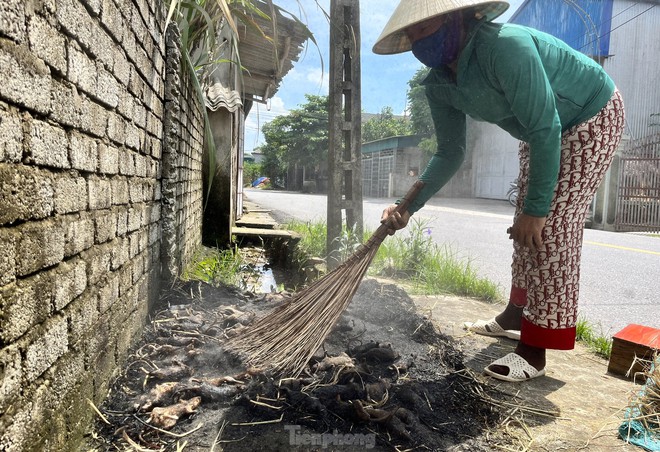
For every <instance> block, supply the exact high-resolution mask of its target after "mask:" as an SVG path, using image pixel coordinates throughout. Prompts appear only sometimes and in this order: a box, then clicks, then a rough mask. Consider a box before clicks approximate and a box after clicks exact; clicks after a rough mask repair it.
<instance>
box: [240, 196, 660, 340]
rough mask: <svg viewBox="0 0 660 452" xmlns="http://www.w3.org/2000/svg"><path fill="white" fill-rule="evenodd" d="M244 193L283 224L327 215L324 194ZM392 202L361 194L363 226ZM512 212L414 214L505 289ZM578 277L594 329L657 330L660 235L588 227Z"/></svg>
mask: <svg viewBox="0 0 660 452" xmlns="http://www.w3.org/2000/svg"><path fill="white" fill-rule="evenodd" d="M246 196H247V197H248V199H249V200H251V201H252V202H255V203H256V204H258V205H260V206H262V207H264V208H267V209H272V211H273V213H274V216H275V217H276V218H278V219H279V220H280V221H283V220H282V219H285V218H295V219H299V220H303V221H325V218H326V197H325V195H316V194H301V193H294V192H284V191H273V190H258V189H247V190H246ZM393 201H394V200H393V199H385V198H367V199H365V200H364V204H363V209H364V224H365V228H367V229H369V230H375V229H376V228H377V227H378V224H379V219H380V214H381V212H382V211H383V209H384V208H385V207H386V206H387V205H389V204H391V203H392V202H393ZM512 216H513V207H511V206H509V205H508V203H506V202H505V201H494V200H484V199H438V198H434V199H432V200H431V201H430V202H429V203H428V204H427V205H426V206H425V207H424V208H423V209H422V210H420V211H419V212H417V213H416V214H415V216H414V217H413V218H418V219H420V220H422V221H428V226H429V227H430V228H431V231H432V234H431V236H432V237H433V239H434V240H435V241H436V242H437V243H439V244H445V245H447V246H449V247H450V249H451V250H452V251H453V252H454V253H456V256H457V257H458V258H459V259H463V260H465V259H469V261H470V263H471V266H472V267H473V268H474V269H475V270H476V271H477V274H478V275H479V276H480V277H484V278H488V279H489V280H491V281H493V282H495V283H496V284H498V285H500V287H501V290H502V293H503V294H508V290H509V287H510V286H509V284H510V260H511V252H512V247H511V242H510V240H509V239H508V235H507V234H506V229H507V228H508V227H509V226H510V225H511V219H512ZM581 275H582V276H581V287H580V314H581V315H582V316H583V317H584V318H586V319H587V320H588V321H589V322H590V323H591V324H592V326H594V327H595V328H596V333H602V334H605V335H612V334H614V333H616V332H617V331H619V330H621V329H622V328H623V327H625V326H626V325H628V324H631V323H636V324H641V325H646V326H650V327H654V328H660V289H659V286H660V237H658V236H657V235H656V236H651V235H646V234H631V233H625V234H624V233H615V232H605V231H597V230H592V229H586V230H585V233H584V246H583V251H582V269H581Z"/></svg>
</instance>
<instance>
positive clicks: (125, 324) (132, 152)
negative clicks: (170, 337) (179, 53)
mask: <svg viewBox="0 0 660 452" xmlns="http://www.w3.org/2000/svg"><path fill="white" fill-rule="evenodd" d="M162 8H164V7H163V5H162V4H161V2H157V1H156V2H155V1H149V0H2V1H0V450H7V451H22V450H57V451H61V450H77V447H76V445H77V444H78V443H79V441H80V439H81V436H82V434H83V433H85V431H87V425H88V424H89V422H90V420H91V419H92V417H93V412H92V410H91V409H90V406H89V404H88V403H87V402H86V399H90V400H92V401H94V402H95V403H97V404H98V403H100V402H101V401H102V400H103V398H104V397H105V396H106V393H107V389H108V385H109V382H110V380H111V377H112V375H113V373H114V372H116V369H117V368H118V366H119V365H121V364H122V361H123V360H124V357H125V355H126V351H127V349H128V348H129V346H130V345H131V344H132V343H133V341H134V339H136V338H137V335H138V334H139V333H140V332H141V330H142V327H143V325H144V324H145V322H146V319H147V314H148V312H149V309H150V308H151V307H153V303H154V301H155V300H156V295H157V290H158V288H159V283H160V278H161V265H162V263H163V262H165V263H166V264H167V265H168V268H170V267H171V268H173V269H174V272H175V273H176V271H178V269H180V268H181V267H182V266H183V265H185V263H186V260H187V259H188V258H189V256H190V255H191V254H192V252H193V250H194V248H195V246H197V245H198V244H199V243H200V242H201V227H200V224H201V221H200V217H201V176H200V175H199V174H200V173H201V168H200V167H201V141H202V133H201V130H202V128H201V126H200V122H201V115H200V110H199V107H198V106H197V105H196V103H195V102H196V101H195V99H196V97H195V96H194V95H192V94H191V88H190V86H189V84H188V87H187V88H185V87H184V88H181V89H179V90H178V91H177V90H176V89H172V88H170V89H168V97H167V99H166V93H165V92H166V89H165V83H166V78H167V80H168V81H169V83H178V80H183V81H184V82H186V80H187V79H185V77H184V78H182V77H181V75H180V74H181V70H180V67H178V66H176V65H175V66H176V67H175V68H174V69H171V70H170V71H166V54H167V52H166V44H165V38H164V30H163V27H164V22H165V19H164V15H165V14H164V10H163V9H162ZM176 63H177V64H178V61H177V62H176ZM166 72H167V75H166ZM188 82H189V80H188ZM166 116H168V117H169V130H168V134H167V137H168V140H165V136H166V134H165V133H164V121H165V118H166ZM180 140H182V141H180ZM164 173H165V174H164ZM165 193H166V194H165ZM163 206H167V209H164V208H163ZM165 210H167V212H166V215H165V213H164V211H165ZM164 218H166V219H167V221H164ZM164 230H165V231H166V236H167V234H169V236H167V237H169V238H167V240H164V239H163V231H164ZM172 237H174V238H172ZM171 263H173V266H172V265H170V264H171Z"/></svg>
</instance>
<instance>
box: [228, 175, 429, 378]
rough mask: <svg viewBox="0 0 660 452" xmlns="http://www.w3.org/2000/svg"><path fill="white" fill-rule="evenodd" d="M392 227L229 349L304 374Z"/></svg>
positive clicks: (418, 185) (251, 361)
mask: <svg viewBox="0 0 660 452" xmlns="http://www.w3.org/2000/svg"><path fill="white" fill-rule="evenodd" d="M423 186H424V184H423V183H422V182H420V181H417V182H415V184H414V185H413V186H412V188H411V189H410V190H409V191H408V193H407V194H406V196H405V197H404V198H403V200H402V201H401V203H400V204H399V205H398V207H397V211H398V212H404V211H405V210H406V209H407V208H408V206H409V204H410V202H411V201H412V200H413V199H414V198H415V197H416V196H417V194H418V193H419V191H420V190H421V189H422V187H423ZM388 230H389V226H388V224H387V223H385V224H381V225H380V227H379V228H378V229H377V230H376V232H374V234H373V235H372V236H371V238H370V239H369V240H368V241H367V242H366V243H365V244H363V245H361V246H360V247H359V248H358V250H357V251H356V252H355V253H354V254H353V255H352V256H351V257H349V258H348V259H347V260H346V261H345V262H344V263H342V264H341V265H340V266H339V267H337V268H336V269H334V270H333V271H331V272H330V273H328V274H327V275H325V276H324V277H323V278H321V279H319V280H317V281H315V282H314V283H313V284H311V285H310V286H308V287H307V288H305V289H304V290H302V291H300V292H298V293H297V294H295V295H294V296H293V297H292V298H291V299H290V300H289V301H287V302H286V303H285V304H283V305H281V306H279V307H278V308H276V309H274V310H273V311H271V312H270V313H268V314H266V315H265V316H264V317H262V318H260V319H258V320H257V321H256V322H255V323H254V324H253V325H251V326H250V327H249V328H247V329H246V330H244V332H243V333H241V334H240V335H239V336H237V337H235V338H233V339H231V340H230V341H229V343H228V346H227V349H228V350H231V351H232V352H237V353H238V354H240V355H244V356H245V358H246V362H247V364H248V365H251V366H255V367H258V368H267V369H271V370H273V371H274V372H275V373H278V374H287V375H290V376H294V377H297V376H299V375H300V373H301V372H302V371H303V369H304V368H305V366H306V365H307V363H308V362H309V360H310V359H311V358H312V356H313V355H314V353H315V352H316V351H317V350H318V349H319V348H320V347H321V345H322V344H323V341H325V338H326V337H327V336H328V334H330V331H331V330H332V327H333V326H334V325H335V323H336V322H337V320H339V318H340V317H341V315H342V313H343V312H344V311H345V310H346V308H347V307H348V305H349V304H350V302H351V300H352V299H353V295H355V292H356V291H357V289H358V287H359V285H360V283H361V281H362V278H363V277H364V275H365V274H366V273H367V269H368V268H369V265H370V264H371V262H372V260H373V258H374V256H375V255H376V252H377V251H378V247H379V246H380V244H381V243H382V242H383V240H384V239H385V237H387V235H388Z"/></svg>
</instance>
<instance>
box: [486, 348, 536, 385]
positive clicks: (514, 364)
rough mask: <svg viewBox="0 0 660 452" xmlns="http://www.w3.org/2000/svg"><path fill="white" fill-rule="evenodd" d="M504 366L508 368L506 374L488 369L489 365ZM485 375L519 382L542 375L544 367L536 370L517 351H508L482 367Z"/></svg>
mask: <svg viewBox="0 0 660 452" xmlns="http://www.w3.org/2000/svg"><path fill="white" fill-rule="evenodd" d="M493 365H494V366H504V367H508V368H509V373H508V374H506V375H502V374H498V373H497V372H493V371H492V370H490V369H489V367H490V366H493ZM484 373H485V374H486V375H490V376H491V377H493V378H497V379H498V380H504V381H511V382H520V381H527V380H531V379H532V378H536V377H542V376H543V375H545V368H543V369H541V370H538V369H536V368H535V367H534V366H532V365H530V364H529V363H528V362H527V361H525V358H523V357H522V356H520V355H518V354H517V353H509V354H508V355H506V356H504V357H503V358H500V359H497V360H495V361H493V362H492V363H490V364H489V365H488V366H486V368H485V369H484Z"/></svg>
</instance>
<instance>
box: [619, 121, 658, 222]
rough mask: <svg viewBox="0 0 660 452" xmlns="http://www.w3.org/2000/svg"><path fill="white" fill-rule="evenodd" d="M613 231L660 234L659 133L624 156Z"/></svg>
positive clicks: (630, 146)
mask: <svg viewBox="0 0 660 452" xmlns="http://www.w3.org/2000/svg"><path fill="white" fill-rule="evenodd" d="M614 228H615V230H616V231H622V232H625V231H640V232H660V133H658V134H655V135H651V136H649V137H646V138H643V139H641V140H636V141H633V142H630V143H629V144H628V145H627V146H626V147H625V149H624V151H623V153H622V155H621V160H620V166H619V189H618V196H617V203H616V216H615V222H614Z"/></svg>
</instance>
